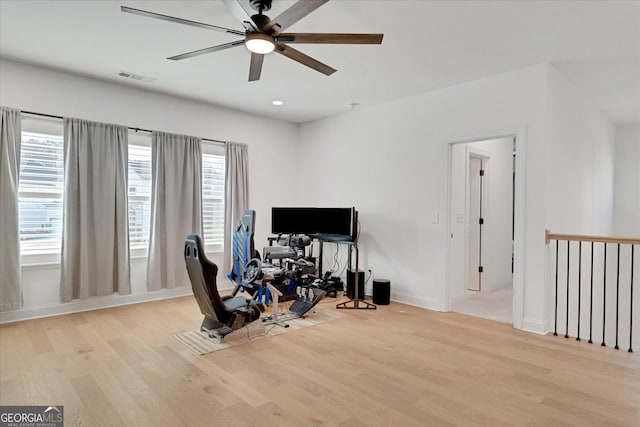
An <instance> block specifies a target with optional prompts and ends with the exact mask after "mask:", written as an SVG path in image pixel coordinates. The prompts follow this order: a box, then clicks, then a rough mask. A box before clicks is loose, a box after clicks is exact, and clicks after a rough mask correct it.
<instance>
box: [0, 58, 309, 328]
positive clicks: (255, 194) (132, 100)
mask: <svg viewBox="0 0 640 427" xmlns="http://www.w3.org/2000/svg"><path fill="white" fill-rule="evenodd" d="M0 104H1V105H3V106H8V107H14V108H19V109H22V110H25V111H34V112H38V113H46V114H52V115H57V116H70V117H77V118H83V119H88V120H94V121H100V122H108V123H116V124H121V125H127V126H131V127H139V128H143V129H152V130H160V131H166V132H173V133H180V134H188V135H193V136H198V137H203V138H211V139H218V140H228V141H235V142H241V143H245V144H248V146H249V165H250V169H249V182H250V185H251V187H250V201H251V207H252V208H253V209H255V210H256V212H257V218H256V245H257V246H258V247H261V245H262V244H263V242H265V243H266V241H267V240H266V237H267V236H268V235H269V231H270V226H271V206H273V205H289V204H295V195H294V194H293V193H292V192H289V191H281V189H283V188H289V187H291V177H290V176H288V175H287V174H286V173H282V165H283V164H284V165H288V164H295V162H296V160H297V158H298V157H297V125H295V124H292V123H288V122H284V121H278V120H274V119H268V118H264V117H259V116H255V115H251V114H246V113H242V112H238V111H232V110H228V109H224V108H221V107H217V106H214V105H209V104H204V103H200V102H196V101H191V100H187V99H181V98H176V97H172V96H168V95H162V94H158V93H153V92H149V91H145V90H141V89H137V88H134V87H132V86H125V85H119V84H114V83H111V82H106V81H100V80H94V79H90V78H86V77H82V76H78V75H72V74H67V73H63V72H59V71H55V70H51V69H46V68H41V67H36V66H32V65H26V64H21V63H17V62H13V61H7V60H0ZM211 255H212V257H213V259H214V261H215V260H218V261H220V259H219V254H218V255H216V254H211ZM131 270H132V271H131V279H132V290H133V292H134V295H131V296H126V297H124V296H123V297H118V296H116V297H109V298H103V299H94V300H91V301H80V302H79V303H78V302H75V303H72V304H67V305H59V304H58V300H59V298H58V279H59V268H58V267H57V266H39V267H33V268H26V269H25V271H24V272H23V290H24V296H25V307H24V308H23V309H22V310H20V311H19V312H12V313H11V314H7V313H3V317H2V319H3V320H4V319H8V318H9V317H7V316H27V315H44V314H50V313H53V312H60V311H61V310H62V311H69V310H75V309H81V308H85V307H86V308H93V307H99V306H104V305H114V304H119V303H122V302H134V301H138V300H144V299H145V298H151V297H154V295H151V296H150V295H145V294H146V290H145V285H144V281H145V280H146V278H145V276H146V274H145V271H146V261H145V260H144V259H143V260H139V259H138V260H132V265H131ZM223 273H224V274H226V272H221V276H222V274H223ZM225 281H226V279H222V280H221V281H220V282H221V283H222V284H224V282H225ZM175 292H183V293H184V292H186V293H189V292H190V287H186V288H185V289H180V288H178V291H175ZM175 292H174V293H171V292H164V291H158V292H157V293H152V294H155V295H156V296H159V297H160V296H172V295H174V294H175ZM136 293H137V294H136Z"/></svg>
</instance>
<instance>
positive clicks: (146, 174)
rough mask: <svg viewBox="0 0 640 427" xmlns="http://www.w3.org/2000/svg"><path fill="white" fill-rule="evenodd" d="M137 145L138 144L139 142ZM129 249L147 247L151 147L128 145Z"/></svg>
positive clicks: (149, 219) (149, 222)
mask: <svg viewBox="0 0 640 427" xmlns="http://www.w3.org/2000/svg"><path fill="white" fill-rule="evenodd" d="M136 142H138V144H139V143H140V142H139V141H136ZM127 185H128V190H127V191H128V196H129V247H130V248H131V249H135V248H142V249H146V248H147V247H148V246H149V229H150V224H151V147H150V146H149V145H137V144H132V143H131V142H130V143H129V172H128V184H127Z"/></svg>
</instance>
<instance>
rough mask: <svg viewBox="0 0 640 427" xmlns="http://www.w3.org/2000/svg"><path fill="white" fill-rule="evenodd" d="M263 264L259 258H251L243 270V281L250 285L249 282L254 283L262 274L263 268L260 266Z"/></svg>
mask: <svg viewBox="0 0 640 427" xmlns="http://www.w3.org/2000/svg"><path fill="white" fill-rule="evenodd" d="M261 265H262V261H260V260H259V259H258V258H253V259H251V260H249V262H248V263H247V265H246V266H245V267H244V271H243V272H242V283H243V284H245V285H248V284H249V283H253V282H254V281H255V280H257V279H259V278H260V277H261V276H262V270H261V268H260V267H261Z"/></svg>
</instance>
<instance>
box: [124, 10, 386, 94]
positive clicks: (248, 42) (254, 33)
mask: <svg viewBox="0 0 640 427" xmlns="http://www.w3.org/2000/svg"><path fill="white" fill-rule="evenodd" d="M223 1H224V3H225V4H226V5H227V7H228V8H229V9H230V10H231V12H232V13H233V15H234V16H235V17H236V18H238V19H239V20H240V22H241V23H242V26H243V27H244V31H241V30H234V29H231V28H225V27H219V26H217V25H211V24H205V23H202V22H196V21H190V20H187V19H182V18H176V17H174V16H168V15H162V14H159V13H154V12H148V11H145V10H140V9H134V8H131V7H127V6H121V7H120V9H121V10H122V12H126V13H133V14H135V15H141V16H146V17H148V18H155V19H162V20H164V21H170V22H176V23H178V24H184V25H190V26H193V27H199V28H205V29H208V30H215V31H222V32H225V33H229V34H235V35H238V36H243V37H244V38H243V39H241V40H236V41H232V42H229V43H224V44H221V45H217V46H211V47H207V48H204V49H198V50H194V51H192V52H187V53H183V54H180V55H175V56H171V57H169V58H167V59H171V60H174V61H179V60H182V59H187V58H193V57H194V56H199V55H204V54H207V53H212V52H217V51H219V50H224V49H229V48H232V47H236V46H242V45H245V46H246V47H247V49H249V51H251V63H250V65H249V81H250V82H251V81H256V80H259V79H260V73H261V72H262V62H263V60H264V55H265V54H267V53H270V52H277V53H279V54H281V55H284V56H286V57H287V58H289V59H292V60H294V61H296V62H299V63H300V64H302V65H306V66H307V67H309V68H312V69H314V70H316V71H319V72H321V73H323V74H326V75H327V76H329V75H331V74H333V73H335V72H336V71H337V70H336V69H334V68H332V67H330V66H328V65H326V64H323V63H322V62H320V61H318V60H316V59H313V58H312V57H310V56H308V55H305V54H304V53H302V52H300V51H298V50H296V49H294V48H292V47H291V46H289V45H288V44H285V42H286V43H322V44H381V43H382V37H383V34H345V33H341V34H340V33H339V34H336V33H283V32H282V31H284V30H285V29H286V28H288V27H290V26H291V25H293V24H295V23H296V22H298V21H299V20H301V19H302V18H304V17H305V16H307V15H308V14H310V13H311V12H313V11H314V10H316V9H317V8H319V7H320V6H322V5H323V4H325V3H327V2H328V1H329V0H299V1H298V2H297V3H295V4H293V6H291V7H290V8H288V9H287V10H285V11H284V12H282V13H281V14H280V15H278V17H276V18H275V19H270V18H269V17H268V16H267V15H264V14H263V12H268V11H269V10H270V9H271V0H249V4H250V5H251V8H252V9H253V10H255V11H257V12H258V13H256V14H254V15H252V16H249V14H248V13H247V11H246V10H245V9H244V8H243V7H242V5H241V4H240V3H239V0H223Z"/></svg>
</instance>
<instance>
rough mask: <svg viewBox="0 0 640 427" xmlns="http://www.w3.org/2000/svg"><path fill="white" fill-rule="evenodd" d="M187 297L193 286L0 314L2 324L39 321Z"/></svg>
mask: <svg viewBox="0 0 640 427" xmlns="http://www.w3.org/2000/svg"><path fill="white" fill-rule="evenodd" d="M187 295H193V291H192V290H191V286H181V287H179V288H173V289H161V290H158V291H153V292H144V293H140V294H131V295H117V294H114V295H109V296H106V297H94V298H88V299H84V300H74V301H71V302H67V303H63V304H56V305H47V306H38V307H26V308H21V309H18V310H13V311H6V312H3V313H0V324H3V323H13V322H19V321H23V320H30V319H38V318H41V317H50V316H59V315H62V314H70V313H79V312H82V311H91V310H99V309H101V308H108V307H118V306H121V305H129V304H139V303H142V302H149V301H157V300H163V299H169V298H177V297H183V296H187Z"/></svg>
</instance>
